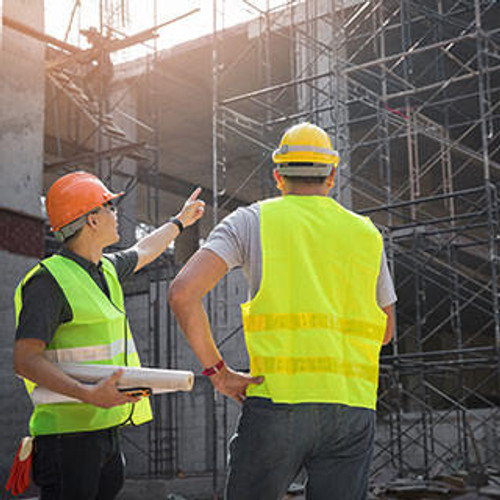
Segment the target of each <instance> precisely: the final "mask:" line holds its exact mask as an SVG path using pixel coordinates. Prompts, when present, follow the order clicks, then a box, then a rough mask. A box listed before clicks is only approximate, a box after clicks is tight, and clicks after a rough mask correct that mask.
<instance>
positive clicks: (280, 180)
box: [273, 168, 285, 191]
mask: <svg viewBox="0 0 500 500" xmlns="http://www.w3.org/2000/svg"><path fill="white" fill-rule="evenodd" d="M273 177H274V180H275V181H276V187H277V188H278V189H279V190H280V191H283V189H284V187H285V180H284V179H283V176H282V175H281V174H280V173H279V172H278V169H277V168H275V169H274V170H273Z"/></svg>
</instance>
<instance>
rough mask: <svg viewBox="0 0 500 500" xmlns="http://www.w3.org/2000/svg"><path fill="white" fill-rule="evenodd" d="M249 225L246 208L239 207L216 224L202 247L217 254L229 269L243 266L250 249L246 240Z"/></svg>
mask: <svg viewBox="0 0 500 500" xmlns="http://www.w3.org/2000/svg"><path fill="white" fill-rule="evenodd" d="M247 225H248V224H247V220H246V212H245V209H243V208H238V209H237V210H236V211H234V212H233V213H231V214H229V215H228V216H227V217H225V218H224V219H223V220H222V221H221V222H220V223H219V224H217V226H215V228H214V229H213V230H212V232H211V233H210V235H209V236H208V238H207V240H206V241H205V243H203V244H202V246H201V248H205V249H207V250H211V251H212V252H214V253H215V254H217V255H218V256H219V257H220V258H221V259H222V260H224V262H225V263H226V264H227V267H228V268H229V269H233V268H235V267H242V266H243V265H244V263H245V259H246V255H245V252H247V251H248V250H247V246H248V245H246V246H245V242H244V239H245V237H244V235H245V232H248V231H246V228H247Z"/></svg>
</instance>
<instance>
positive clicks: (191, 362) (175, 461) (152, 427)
mask: <svg viewBox="0 0 500 500" xmlns="http://www.w3.org/2000/svg"><path fill="white" fill-rule="evenodd" d="M134 279H136V280H140V279H142V278H141V277H140V276H138V277H136V278H134ZM167 285H168V284H167V281H166V280H164V281H161V282H160V283H159V285H158V286H157V285H156V284H155V283H154V282H153V283H147V281H144V283H143V286H142V287H138V288H137V291H139V289H141V290H140V293H135V294H129V295H128V297H127V299H126V306H127V312H128V315H129V318H130V323H131V326H132V329H133V331H134V337H135V339H136V345H137V348H138V350H139V352H140V355H141V359H142V362H143V364H144V365H149V366H154V365H155V363H159V366H160V367H162V368H174V369H180V370H192V371H193V372H194V373H195V374H196V380H195V386H194V389H193V391H192V392H189V393H178V394H172V395H162V396H155V397H154V398H153V405H154V409H155V413H156V416H155V418H156V423H155V424H153V423H150V424H146V425H144V426H141V427H140V428H135V429H126V430H124V433H125V439H124V451H125V454H126V456H127V476H128V477H141V476H144V475H146V474H147V473H148V468H149V457H148V456H147V454H146V453H145V451H146V452H147V453H149V454H150V455H151V456H152V457H156V459H158V461H159V463H160V461H161V458H160V457H163V459H167V457H169V456H171V457H172V467H173V473H174V474H176V473H178V474H180V475H182V476H186V477H190V476H193V475H199V474H209V473H210V471H211V469H212V468H213V452H214V436H215V439H216V441H215V442H216V446H217V468H218V470H219V471H222V470H223V469H224V466H225V461H226V443H227V441H228V439H229V437H230V436H231V434H232V433H233V431H234V427H235V425H236V420H237V416H238V413H239V407H238V405H237V404H236V403H235V402H233V401H229V400H224V398H222V397H221V396H219V397H218V398H217V400H216V401H214V397H213V389H212V385H211V384H210V382H209V380H208V379H207V378H206V377H203V376H202V375H200V372H201V367H200V364H199V362H198V361H197V359H196V357H195V356H194V354H193V352H192V350H191V349H190V347H189V346H188V344H187V341H186V340H185V338H184V336H183V335H182V333H181V331H180V329H179V328H178V326H177V323H176V320H175V318H174V317H173V315H172V314H171V313H170V312H169V310H168V308H167V303H166V297H167ZM218 296H219V300H221V302H220V303H219V304H220V305H219V309H220V311H219V312H220V314H222V313H223V309H224V310H226V311H227V313H228V314H227V317H226V318H224V321H225V324H224V327H223V328H221V327H220V328H219V330H218V331H217V332H216V333H215V337H216V340H217V342H218V343H220V342H223V343H222V346H221V348H220V349H221V352H222V354H223V356H224V359H225V360H226V362H227V363H228V364H229V365H231V366H232V367H233V368H236V369H247V368H248V356H247V354H246V350H245V346H244V340H243V332H242V330H241V329H239V327H240V325H241V316H240V313H239V304H240V303H242V302H244V301H245V300H246V299H247V285H246V282H245V279H244V277H243V274H242V273H241V271H234V272H231V273H230V274H229V275H228V277H227V281H226V283H225V284H221V285H219V287H218ZM156 301H157V305H156V306H155V303H156ZM205 304H207V301H205ZM155 307H157V308H158V309H157V310H158V313H157V314H158V318H157V321H158V328H159V331H160V337H159V338H158V339H157V341H156V344H154V342H153V341H152V331H151V322H152V321H154V314H155V311H154V309H155ZM169 331H170V338H169V333H168V332H169ZM233 332H235V333H234V334H233V335H231V333H233ZM225 339H227V340H225ZM214 404H215V409H216V412H217V424H216V425H217V432H216V434H214V423H213V410H214ZM155 448H156V451H155ZM141 450H142V451H141ZM221 485H222V483H221Z"/></svg>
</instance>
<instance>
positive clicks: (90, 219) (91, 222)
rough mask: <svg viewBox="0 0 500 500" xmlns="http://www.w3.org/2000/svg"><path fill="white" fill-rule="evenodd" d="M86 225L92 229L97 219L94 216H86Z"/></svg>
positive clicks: (95, 225)
mask: <svg viewBox="0 0 500 500" xmlns="http://www.w3.org/2000/svg"><path fill="white" fill-rule="evenodd" d="M87 224H88V225H89V226H90V227H91V228H92V229H94V228H95V227H97V219H96V217H95V215H94V214H88V215H87Z"/></svg>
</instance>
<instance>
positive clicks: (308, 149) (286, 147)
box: [273, 144, 339, 158]
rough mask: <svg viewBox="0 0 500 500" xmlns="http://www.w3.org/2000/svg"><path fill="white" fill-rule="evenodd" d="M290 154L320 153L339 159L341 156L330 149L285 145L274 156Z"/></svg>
mask: <svg viewBox="0 0 500 500" xmlns="http://www.w3.org/2000/svg"><path fill="white" fill-rule="evenodd" d="M288 152H292V153H302V152H304V153H319V154H323V155H331V156H335V157H336V158H338V156H339V154H338V152H337V151H335V150H334V149H329V148H318V147H316V146H306V145H303V146H302V145H299V146H289V145H288V144H283V146H281V147H280V148H279V149H277V150H276V151H275V152H274V153H273V156H275V155H284V154H287V153H288Z"/></svg>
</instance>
